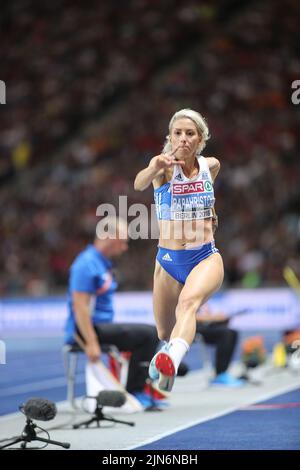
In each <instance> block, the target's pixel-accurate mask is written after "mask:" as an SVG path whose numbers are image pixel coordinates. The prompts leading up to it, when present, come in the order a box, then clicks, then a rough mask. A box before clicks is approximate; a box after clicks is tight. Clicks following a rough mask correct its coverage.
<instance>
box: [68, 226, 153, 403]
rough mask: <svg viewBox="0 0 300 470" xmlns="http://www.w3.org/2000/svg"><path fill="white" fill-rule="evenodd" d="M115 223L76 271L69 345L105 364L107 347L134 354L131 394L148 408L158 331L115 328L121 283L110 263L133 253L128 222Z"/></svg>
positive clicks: (124, 326) (81, 257)
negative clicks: (147, 385) (147, 390)
mask: <svg viewBox="0 0 300 470" xmlns="http://www.w3.org/2000/svg"><path fill="white" fill-rule="evenodd" d="M112 219H113V218H110V220H109V221H108V222H109V225H108V231H107V235H106V236H104V237H103V234H101V239H100V238H98V236H96V237H95V239H94V243H93V244H91V245H89V246H87V247H86V248H85V250H83V251H82V252H81V253H80V254H79V255H78V256H77V257H76V259H75V260H74V261H73V264H72V265H71V269H70V279H69V294H68V310H69V315H68V319H67V322H66V326H65V341H66V343H68V344H74V343H75V342H78V343H79V344H80V346H81V345H83V347H84V351H85V354H86V356H87V357H88V359H89V360H90V361H92V362H96V361H98V359H99V358H100V356H101V344H105V343H106V344H112V345H115V346H117V348H118V349H119V350H121V351H129V352H131V358H130V363H129V370H128V379H127V386H126V389H127V391H128V392H129V393H131V394H133V395H134V396H135V397H136V398H137V399H138V400H139V401H140V402H141V404H142V405H143V406H144V407H145V408H147V407H150V406H152V405H153V402H152V400H151V397H149V396H148V395H146V394H145V393H144V392H143V390H144V386H145V381H146V379H147V376H148V368H147V364H148V363H149V362H150V360H151V358H152V357H153V355H154V353H155V350H156V347H157V344H158V337H157V333H156V328H155V327H154V326H152V325H146V324H130V323H122V324H121V323H113V317H114V308H113V295H114V292H115V290H116V289H117V283H116V280H115V279H114V276H113V274H112V271H111V268H112V262H111V260H110V258H112V257H114V256H119V255H121V254H122V253H123V252H125V251H126V250H127V249H128V238H127V236H128V235H127V233H128V231H127V224H126V223H125V222H124V221H123V220H122V219H117V218H114V219H113V220H112ZM92 301H93V302H92Z"/></svg>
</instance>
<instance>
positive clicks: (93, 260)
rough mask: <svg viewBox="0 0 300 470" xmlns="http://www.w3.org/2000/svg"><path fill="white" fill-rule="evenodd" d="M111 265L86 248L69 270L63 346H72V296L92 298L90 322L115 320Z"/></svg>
mask: <svg viewBox="0 0 300 470" xmlns="http://www.w3.org/2000/svg"><path fill="white" fill-rule="evenodd" d="M111 267H112V263H111V261H110V260H109V259H107V258H106V257H105V256H104V255H103V254H102V253H100V252H99V251H98V250H96V248H95V247H94V246H93V245H89V246H88V247H87V248H86V249H85V250H84V251H82V252H81V253H80V254H79V255H78V256H77V258H75V260H74V262H73V264H72V265H71V268H70V279H69V292H68V311H69V315H68V318H67V322H66V325H65V342H66V343H69V344H70V343H74V341H75V340H74V332H75V316H74V311H73V305H72V293H73V292H74V291H77V292H86V293H89V294H92V295H93V297H94V306H93V307H92V312H91V314H92V317H91V318H92V322H93V324H94V325H95V324H97V323H111V322H112V321H113V316H114V308H113V293H114V292H115V290H116V289H117V283H116V281H115V279H114V277H113V275H112V272H111Z"/></svg>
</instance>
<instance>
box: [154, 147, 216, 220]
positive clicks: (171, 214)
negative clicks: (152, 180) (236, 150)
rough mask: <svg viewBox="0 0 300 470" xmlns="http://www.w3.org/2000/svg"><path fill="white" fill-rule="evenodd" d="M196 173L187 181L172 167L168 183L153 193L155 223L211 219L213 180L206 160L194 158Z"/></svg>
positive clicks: (180, 172)
mask: <svg viewBox="0 0 300 470" xmlns="http://www.w3.org/2000/svg"><path fill="white" fill-rule="evenodd" d="M197 160H198V164H199V173H198V174H197V176H195V177H194V178H193V179H189V178H187V177H186V176H185V175H184V173H183V171H182V168H181V166H180V165H175V166H174V170H173V175H172V179H171V181H169V182H168V183H165V184H163V185H162V186H161V187H160V188H157V189H155V190H154V200H155V206H156V214H157V218H158V219H159V220H194V219H207V218H210V217H212V216H213V207H214V204H215V196H214V188H213V180H212V177H211V174H210V170H209V167H208V163H207V160H206V158H204V157H202V156H200V157H197Z"/></svg>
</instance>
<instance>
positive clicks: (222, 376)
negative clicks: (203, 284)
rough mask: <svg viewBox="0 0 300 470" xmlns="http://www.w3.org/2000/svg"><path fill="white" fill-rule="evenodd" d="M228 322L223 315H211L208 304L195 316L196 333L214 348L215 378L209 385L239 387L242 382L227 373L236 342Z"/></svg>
mask: <svg viewBox="0 0 300 470" xmlns="http://www.w3.org/2000/svg"><path fill="white" fill-rule="evenodd" d="M228 320H229V318H228V317H227V316H226V315H225V314H223V313H215V314H214V313H212V311H211V309H210V307H209V306H208V304H205V305H203V306H202V307H201V309H200V312H199V313H198V314H197V326H196V331H197V333H200V334H201V335H202V337H203V339H204V342H205V343H207V344H210V345H211V344H212V345H214V346H216V353H215V378H214V379H213V380H212V382H211V384H212V385H225V386H229V387H239V386H241V385H243V384H244V382H243V381H242V380H239V379H236V378H234V377H233V376H232V375H230V374H229V373H228V372H227V369H228V367H229V364H230V362H231V359H232V356H233V353H234V349H235V346H236V343H237V340H238V333H237V331H235V330H232V329H230V328H229V327H228Z"/></svg>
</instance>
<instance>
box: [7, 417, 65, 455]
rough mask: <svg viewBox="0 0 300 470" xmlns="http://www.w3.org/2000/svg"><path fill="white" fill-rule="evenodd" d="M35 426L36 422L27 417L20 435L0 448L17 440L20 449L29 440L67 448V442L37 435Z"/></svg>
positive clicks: (15, 442)
mask: <svg viewBox="0 0 300 470" xmlns="http://www.w3.org/2000/svg"><path fill="white" fill-rule="evenodd" d="M36 427H37V425H36V424H34V423H33V422H32V420H31V419H29V418H27V419H26V425H25V427H24V429H23V431H22V434H21V436H19V437H17V438H16V439H14V440H13V441H11V442H10V443H9V444H5V445H4V446H1V447H0V450H2V449H5V448H6V447H9V446H12V445H14V444H18V442H21V446H20V448H21V449H26V445H27V443H28V442H31V441H40V442H46V443H47V444H54V445H56V446H61V447H64V448H65V449H69V447H70V445H71V444H69V443H68V442H58V441H53V440H51V439H44V438H43V437H37V435H36V432H35V428H36Z"/></svg>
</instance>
